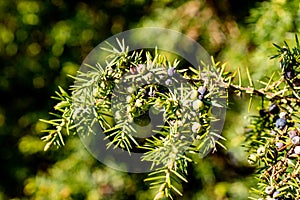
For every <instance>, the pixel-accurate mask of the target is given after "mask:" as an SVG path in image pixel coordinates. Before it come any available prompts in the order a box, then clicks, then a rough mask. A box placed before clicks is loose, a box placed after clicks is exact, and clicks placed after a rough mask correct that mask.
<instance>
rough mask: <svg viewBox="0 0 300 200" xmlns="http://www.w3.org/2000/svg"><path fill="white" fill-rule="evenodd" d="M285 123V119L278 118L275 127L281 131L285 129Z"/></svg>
mask: <svg viewBox="0 0 300 200" xmlns="http://www.w3.org/2000/svg"><path fill="white" fill-rule="evenodd" d="M286 123H287V121H286V119H284V118H278V119H277V120H276V127H277V128H279V129H280V130H282V129H283V128H284V127H285V125H286Z"/></svg>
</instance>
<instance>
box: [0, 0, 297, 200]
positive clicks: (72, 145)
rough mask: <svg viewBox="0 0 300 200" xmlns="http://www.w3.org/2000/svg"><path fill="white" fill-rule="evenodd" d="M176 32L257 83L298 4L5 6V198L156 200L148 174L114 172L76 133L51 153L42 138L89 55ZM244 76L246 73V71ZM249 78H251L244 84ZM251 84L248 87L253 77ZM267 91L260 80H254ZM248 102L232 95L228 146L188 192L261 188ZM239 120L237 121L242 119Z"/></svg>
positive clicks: (201, 194) (194, 174)
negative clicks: (250, 155) (110, 45)
mask: <svg viewBox="0 0 300 200" xmlns="http://www.w3.org/2000/svg"><path fill="white" fill-rule="evenodd" d="M148 26H157V27H165V28H169V29H173V30H178V31H180V32H182V33H184V34H187V35H188V36H190V37H192V38H194V39H195V40H197V41H198V42H199V43H200V44H201V45H202V46H203V47H204V48H205V49H206V50H207V51H208V52H209V53H210V54H211V55H213V56H215V58H216V60H220V61H222V62H227V66H228V67H227V68H228V70H235V69H236V68H237V67H240V68H241V70H242V72H245V68H246V67H248V68H249V69H250V71H251V74H252V76H253V79H254V80H258V79H266V76H270V75H271V72H272V71H274V70H276V69H278V65H277V63H276V62H275V61H274V60H269V57H270V56H271V55H273V54H274V53H275V48H273V47H272V43H273V42H274V43H279V44H282V41H283V40H286V41H287V42H288V43H290V44H291V46H292V45H293V38H294V34H295V33H299V30H300V27H299V26H300V3H299V1H298V0H291V1H286V0H272V1H252V0H246V1H237V0H220V1H217V0H215V1H213V0H207V1H205V0H178V1H171V0H163V1H154V0H131V1H129V0H112V1H108V0H101V1H96V2H94V1H69V2H68V1H64V0H51V1H50V0H46V1H41V0H40V1H39V0H30V1H25V0H24V1H23V0H12V1H6V0H0V61H1V71H0V97H1V98H0V163H1V167H0V199H91V200H92V199H140V200H144V199H151V197H152V198H153V194H154V193H153V191H151V190H148V189H147V185H145V184H144V182H143V178H145V176H146V175H145V174H127V173H121V172H118V171H115V170H113V169H110V168H107V167H105V166H103V165H102V164H101V163H99V162H98V161H97V160H95V159H94V158H93V157H91V155H89V154H88V153H87V151H86V150H85V149H84V147H83V145H82V144H81V142H80V141H79V139H78V137H77V136H73V137H70V138H68V139H67V142H66V146H65V147H63V148H62V149H59V150H55V149H52V150H50V151H47V152H43V146H44V143H42V142H41V140H40V137H41V136H43V133H41V130H43V129H45V128H46V125H45V124H44V123H41V122H39V121H38V119H40V118H49V115H48V112H49V111H51V109H52V107H53V106H54V105H55V101H54V100H52V99H50V96H52V95H54V94H55V93H54V91H55V90H56V89H57V86H58V85H61V86H62V87H63V88H64V89H67V88H68V86H69V85H71V84H72V80H71V79H70V78H68V77H67V74H71V75H76V71H77V70H78V68H79V66H80V64H81V62H82V61H83V59H84V58H85V56H86V55H87V54H88V53H89V51H90V50H92V49H93V47H95V46H96V45H97V44H99V43H100V42H101V41H103V40H105V39H106V38H108V37H109V36H112V35H114V34H116V33H119V32H122V31H124V30H128V29H131V28H136V27H148ZM243 74H245V73H243ZM245 80H247V79H245ZM245 84H247V81H245ZM255 85H256V86H259V83H258V82H255ZM255 105H256V104H254V105H253V106H252V109H251V111H250V113H248V111H247V106H248V105H247V96H246V97H242V98H237V97H235V96H234V95H231V96H230V105H229V109H228V113H227V119H226V124H225V128H224V133H223V135H224V136H225V137H226V138H227V141H226V142H225V145H226V146H227V148H228V151H223V150H220V151H218V152H217V153H216V154H213V155H210V156H208V157H206V158H205V159H204V160H203V161H201V162H199V163H198V164H195V165H193V166H191V167H190V169H189V170H190V173H189V177H188V179H189V180H190V182H189V183H187V184H185V185H184V186H183V187H184V196H183V197H176V199H238V200H240V199H247V197H248V196H249V193H248V190H249V188H251V186H255V184H256V182H255V180H254V179H253V178H252V176H251V174H252V172H253V169H252V168H250V167H249V166H248V165H247V160H246V158H247V152H245V149H243V148H242V142H243V140H244V135H243V132H244V126H245V125H247V123H248V118H247V117H245V116H249V115H250V114H252V113H253V112H254V111H255V110H256V106H255ZM237 122H238V123H237Z"/></svg>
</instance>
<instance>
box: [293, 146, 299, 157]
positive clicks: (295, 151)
mask: <svg viewBox="0 0 300 200" xmlns="http://www.w3.org/2000/svg"><path fill="white" fill-rule="evenodd" d="M294 153H295V154H297V155H300V146H296V147H295V149H294Z"/></svg>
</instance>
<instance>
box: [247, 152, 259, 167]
mask: <svg viewBox="0 0 300 200" xmlns="http://www.w3.org/2000/svg"><path fill="white" fill-rule="evenodd" d="M256 162H257V155H256V154H250V155H249V157H248V163H249V164H250V165H254V164H255V163H256Z"/></svg>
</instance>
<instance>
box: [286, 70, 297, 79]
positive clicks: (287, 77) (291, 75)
mask: <svg viewBox="0 0 300 200" xmlns="http://www.w3.org/2000/svg"><path fill="white" fill-rule="evenodd" d="M284 77H285V78H286V79H293V78H294V77H295V74H294V71H291V70H288V71H285V72H284Z"/></svg>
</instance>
